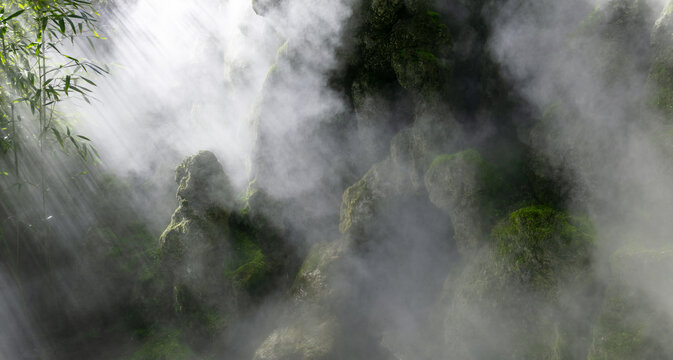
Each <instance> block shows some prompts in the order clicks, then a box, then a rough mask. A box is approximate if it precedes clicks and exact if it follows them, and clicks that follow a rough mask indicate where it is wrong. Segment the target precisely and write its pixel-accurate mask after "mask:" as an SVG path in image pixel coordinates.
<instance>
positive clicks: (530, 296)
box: [444, 207, 596, 359]
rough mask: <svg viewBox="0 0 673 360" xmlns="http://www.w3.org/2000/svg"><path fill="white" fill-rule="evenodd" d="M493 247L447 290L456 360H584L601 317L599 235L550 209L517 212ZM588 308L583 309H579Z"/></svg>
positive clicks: (447, 315) (471, 261)
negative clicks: (595, 251) (594, 262)
mask: <svg viewBox="0 0 673 360" xmlns="http://www.w3.org/2000/svg"><path fill="white" fill-rule="evenodd" d="M492 241H493V242H494V243H493V246H492V247H490V248H489V247H485V248H482V249H481V250H480V251H478V252H476V253H474V254H473V255H472V256H471V257H469V258H468V259H466V263H465V266H464V268H463V270H462V272H461V273H460V274H458V275H457V276H456V277H450V278H448V279H447V282H446V284H445V294H444V297H445V299H446V300H445V301H446V304H447V305H446V307H445V309H446V313H445V329H446V330H445V336H446V341H447V344H446V346H448V347H449V348H451V349H454V350H455V352H456V357H455V358H456V359H475V358H476V359H480V358H493V357H498V358H499V357H506V358H515V359H562V358H572V359H576V358H581V357H582V356H584V355H585V354H586V351H587V348H588V346H589V344H588V342H587V341H586V339H587V338H588V337H589V333H590V330H591V328H590V323H589V324H588V322H587V318H586V317H587V314H591V313H592V311H595V308H596V305H595V304H593V303H592V301H593V302H595V298H594V297H593V296H591V295H587V294H591V290H592V289H594V288H595V286H596V282H595V279H594V278H593V277H592V276H591V275H590V261H589V259H590V257H591V249H592V244H593V234H592V231H591V228H590V227H589V225H588V224H587V223H586V220H584V219H579V218H574V217H571V216H568V215H566V214H564V213H562V212H558V211H555V210H552V209H549V208H543V207H532V208H524V209H520V210H518V211H515V212H513V213H512V214H511V215H510V216H509V217H508V218H507V219H505V220H503V221H502V222H501V223H500V224H499V225H498V226H497V227H496V228H495V229H494V230H493V234H492ZM578 301H579V302H581V303H582V304H585V306H586V307H585V308H583V309H581V310H578V309H576V308H575V304H577V302H578Z"/></svg>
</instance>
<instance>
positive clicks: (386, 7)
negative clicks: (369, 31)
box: [368, 0, 404, 29]
mask: <svg viewBox="0 0 673 360" xmlns="http://www.w3.org/2000/svg"><path fill="white" fill-rule="evenodd" d="M403 7H404V0H371V5H370V14H369V17H368V21H369V23H370V24H371V25H372V26H374V28H376V29H385V28H389V27H391V26H392V25H393V24H394V23H395V22H396V21H397V20H398V19H399V17H400V11H402V9H403Z"/></svg>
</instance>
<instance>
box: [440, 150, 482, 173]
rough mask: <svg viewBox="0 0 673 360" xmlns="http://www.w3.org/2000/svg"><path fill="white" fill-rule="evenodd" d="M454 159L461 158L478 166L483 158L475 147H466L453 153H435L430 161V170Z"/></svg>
mask: <svg viewBox="0 0 673 360" xmlns="http://www.w3.org/2000/svg"><path fill="white" fill-rule="evenodd" d="M456 159H462V160H464V161H467V162H469V163H472V164H477V165H479V166H481V165H483V164H484V159H483V158H482V157H481V154H479V151H477V150H475V149H467V150H463V151H461V152H457V153H453V154H442V155H437V156H436V157H435V158H434V159H433V160H432V163H430V170H432V169H435V168H436V167H438V166H441V165H444V164H447V163H449V162H452V161H454V160H456Z"/></svg>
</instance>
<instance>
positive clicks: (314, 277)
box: [292, 239, 348, 302]
mask: <svg viewBox="0 0 673 360" xmlns="http://www.w3.org/2000/svg"><path fill="white" fill-rule="evenodd" d="M347 249H348V243H347V242H346V241H344V240H343V239H340V240H335V241H327V242H321V243H317V244H315V245H313V246H312V247H311V251H310V252H309V254H308V256H307V257H306V260H304V264H303V265H302V266H301V269H299V273H298V274H297V277H296V279H295V282H294V285H293V287H292V293H293V294H294V297H295V299H297V300H299V301H311V302H320V301H324V300H325V299H327V298H328V297H329V295H330V294H331V293H332V291H333V288H332V284H331V282H330V278H329V276H330V274H333V272H334V271H338V269H335V266H337V265H338V261H339V260H340V259H341V258H342V257H343V256H344V253H345V252H346V251H347Z"/></svg>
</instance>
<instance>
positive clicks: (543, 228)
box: [492, 206, 594, 296]
mask: <svg viewBox="0 0 673 360" xmlns="http://www.w3.org/2000/svg"><path fill="white" fill-rule="evenodd" d="M492 237H493V239H494V241H495V243H496V248H497V252H498V261H499V263H500V264H501V265H502V266H503V270H504V271H505V272H507V273H510V274H512V275H513V276H515V277H516V278H518V279H519V280H520V281H522V282H523V283H527V284H529V285H531V286H532V287H533V288H536V289H539V290H542V291H549V290H553V289H555V288H556V283H557V281H558V279H559V277H562V276H571V277H572V276H579V275H580V274H579V273H577V272H578V271H581V269H585V268H586V267H587V266H588V265H589V264H590V256H591V249H592V248H593V241H594V230H593V228H592V226H591V224H590V222H589V220H588V219H586V218H580V217H572V216H568V215H567V214H565V213H563V212H559V211H556V210H553V209H551V208H548V207H543V206H533V207H528V208H524V209H520V210H517V211H515V212H513V213H512V214H511V215H510V216H509V218H508V219H506V220H505V221H503V222H501V223H500V224H499V225H498V226H496V227H495V229H494V230H493V232H492ZM569 269H572V270H573V271H569ZM547 295H552V296H553V294H552V293H547Z"/></svg>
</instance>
